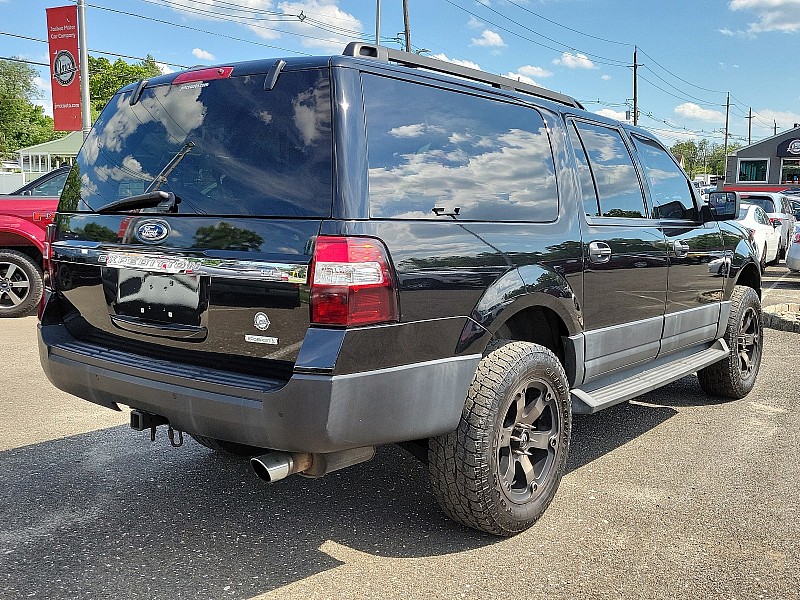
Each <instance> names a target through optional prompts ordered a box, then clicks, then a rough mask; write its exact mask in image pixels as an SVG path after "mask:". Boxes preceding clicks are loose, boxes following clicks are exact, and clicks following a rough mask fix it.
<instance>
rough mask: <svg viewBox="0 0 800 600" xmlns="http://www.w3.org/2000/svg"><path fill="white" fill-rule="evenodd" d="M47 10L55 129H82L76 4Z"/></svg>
mask: <svg viewBox="0 0 800 600" xmlns="http://www.w3.org/2000/svg"><path fill="white" fill-rule="evenodd" d="M46 10H47V41H48V43H49V44H50V83H51V84H52V87H53V120H54V121H55V125H54V127H53V128H54V129H55V130H56V131H80V130H81V82H80V79H81V78H80V73H78V7H77V6H59V7H58V8H48V9H46Z"/></svg>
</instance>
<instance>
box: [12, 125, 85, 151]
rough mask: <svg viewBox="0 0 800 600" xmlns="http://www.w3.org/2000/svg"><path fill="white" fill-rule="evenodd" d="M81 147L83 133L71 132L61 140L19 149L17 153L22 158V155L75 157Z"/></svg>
mask: <svg viewBox="0 0 800 600" xmlns="http://www.w3.org/2000/svg"><path fill="white" fill-rule="evenodd" d="M82 145H83V132H82V131H73V132H71V133H68V134H67V135H65V136H64V137H62V138H59V139H57V140H52V141H50V142H44V143H43V144H36V145H35V146H28V147H27V148H20V149H19V150H17V153H18V154H19V155H20V156H22V155H24V154H51V155H57V156H75V155H77V154H78V150H80V149H81V146H82Z"/></svg>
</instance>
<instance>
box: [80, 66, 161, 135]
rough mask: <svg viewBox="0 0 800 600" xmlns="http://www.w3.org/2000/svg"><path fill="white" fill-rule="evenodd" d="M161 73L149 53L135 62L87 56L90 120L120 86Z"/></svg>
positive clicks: (93, 118)
mask: <svg viewBox="0 0 800 600" xmlns="http://www.w3.org/2000/svg"><path fill="white" fill-rule="evenodd" d="M157 75H161V71H160V70H159V68H158V65H157V64H156V61H155V59H154V58H153V57H152V56H150V55H149V54H148V55H147V57H146V58H145V59H144V60H142V61H139V62H137V63H133V64H131V63H127V62H125V61H124V60H122V59H121V58H118V59H117V60H115V61H114V62H113V63H112V62H111V61H110V60H108V59H107V58H95V57H94V56H90V57H89V95H90V97H91V99H92V101H91V103H92V121H94V120H95V119H96V118H97V115H99V114H100V111H101V110H103V107H104V106H105V105H106V104H108V101H109V100H111V97H112V96H113V95H114V94H115V93H116V92H117V90H119V89H120V88H122V87H125V86H126V85H128V84H129V83H133V82H135V81H139V80H140V79H149V78H150V77H156V76H157Z"/></svg>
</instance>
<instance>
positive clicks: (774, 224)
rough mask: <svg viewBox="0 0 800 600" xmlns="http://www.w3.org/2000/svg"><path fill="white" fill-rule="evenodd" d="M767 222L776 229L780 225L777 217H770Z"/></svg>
mask: <svg viewBox="0 0 800 600" xmlns="http://www.w3.org/2000/svg"><path fill="white" fill-rule="evenodd" d="M769 222H770V223H771V224H772V226H773V227H777V226H778V225H780V224H781V220H780V219H779V218H778V217H770V218H769Z"/></svg>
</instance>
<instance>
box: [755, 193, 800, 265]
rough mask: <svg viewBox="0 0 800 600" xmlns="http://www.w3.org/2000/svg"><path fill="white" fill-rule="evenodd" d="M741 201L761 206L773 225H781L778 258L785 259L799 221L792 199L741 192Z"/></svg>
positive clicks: (773, 194)
mask: <svg viewBox="0 0 800 600" xmlns="http://www.w3.org/2000/svg"><path fill="white" fill-rule="evenodd" d="M741 199H742V202H746V203H748V204H756V205H758V206H760V207H761V208H763V209H764V212H766V213H767V216H768V217H769V220H770V221H771V222H772V223H773V224H774V223H779V224H780V240H779V242H780V243H779V246H778V258H783V257H784V256H785V255H786V250H787V248H789V243H790V242H791V236H792V233H793V232H794V225H795V222H796V220H797V219H796V217H795V214H794V213H795V211H794V207H793V206H792V201H791V197H790V196H787V195H786V194H780V193H777V192H741Z"/></svg>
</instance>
